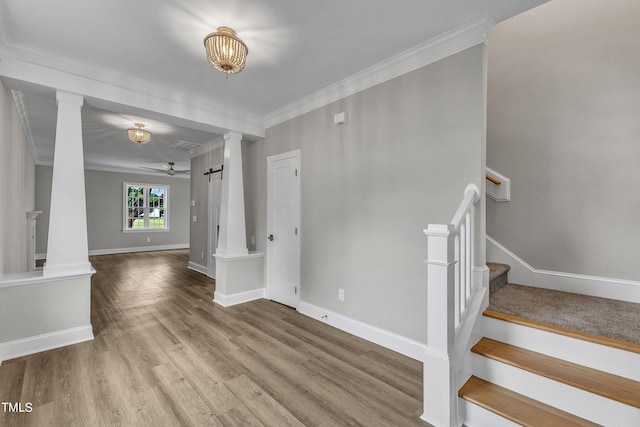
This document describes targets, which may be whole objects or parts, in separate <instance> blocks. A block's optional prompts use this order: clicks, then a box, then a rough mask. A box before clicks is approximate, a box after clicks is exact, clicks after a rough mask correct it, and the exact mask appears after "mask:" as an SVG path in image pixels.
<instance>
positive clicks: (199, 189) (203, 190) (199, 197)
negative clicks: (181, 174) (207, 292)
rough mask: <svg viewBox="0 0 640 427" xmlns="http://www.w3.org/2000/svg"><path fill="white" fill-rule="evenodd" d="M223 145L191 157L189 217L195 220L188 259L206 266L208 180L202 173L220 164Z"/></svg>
mask: <svg viewBox="0 0 640 427" xmlns="http://www.w3.org/2000/svg"><path fill="white" fill-rule="evenodd" d="M223 160H224V147H222V148H217V149H215V150H212V151H208V152H206V153H204V154H201V155H199V156H197V157H194V158H193V159H191V189H190V191H191V200H192V201H194V202H195V206H191V208H190V212H191V217H193V216H194V215H195V216H196V222H190V229H189V234H190V242H191V244H190V248H191V250H190V254H189V261H191V262H192V263H195V264H199V265H201V266H203V267H206V266H207V256H208V247H207V245H208V242H209V240H208V237H207V236H208V235H209V210H208V203H209V194H208V192H209V180H208V178H207V177H206V176H204V175H203V173H204V172H206V171H208V170H209V168H212V167H215V166H218V165H221V164H222V161H223Z"/></svg>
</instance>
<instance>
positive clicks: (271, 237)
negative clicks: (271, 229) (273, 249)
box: [267, 234, 273, 242]
mask: <svg viewBox="0 0 640 427" xmlns="http://www.w3.org/2000/svg"><path fill="white" fill-rule="evenodd" d="M267 239H269V240H271V241H272V242H273V234H269V237H267Z"/></svg>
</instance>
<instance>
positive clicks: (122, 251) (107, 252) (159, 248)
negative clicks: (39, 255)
mask: <svg viewBox="0 0 640 427" xmlns="http://www.w3.org/2000/svg"><path fill="white" fill-rule="evenodd" d="M172 249H189V244H188V243H177V244H174V245H158V246H137V247H131V248H112V249H92V250H90V251H89V256H93V255H111V254H126V253H129V252H153V251H168V250H172ZM45 255H46V254H45Z"/></svg>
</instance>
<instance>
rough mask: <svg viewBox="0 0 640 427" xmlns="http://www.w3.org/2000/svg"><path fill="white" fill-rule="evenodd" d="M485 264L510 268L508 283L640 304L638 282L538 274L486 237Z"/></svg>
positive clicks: (535, 270) (543, 271)
mask: <svg viewBox="0 0 640 427" xmlns="http://www.w3.org/2000/svg"><path fill="white" fill-rule="evenodd" d="M487 260H488V261H491V262H499V263H503V264H508V265H510V266H511V270H509V282H511V283H517V284H520V285H527V286H535V287H538V288H544V289H553V290H557V291H564V292H574V293H578V294H583V295H591V296H594V297H601V298H610V299H616V300H620V301H629V302H635V303H640V282H635V281H632V280H621V279H611V278H607V277H596V276H587V275H581V274H573V273H562V272H558V271H548V270H538V269H536V268H533V267H532V266H530V265H529V264H527V263H526V262H525V261H523V260H522V259H521V258H519V257H518V256H517V255H515V254H514V253H513V252H511V251H509V250H508V249H507V248H505V247H504V246H502V245H501V244H500V243H498V242H496V241H495V240H494V239H492V238H491V237H489V236H487Z"/></svg>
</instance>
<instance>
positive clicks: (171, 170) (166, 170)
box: [140, 162, 191, 176]
mask: <svg viewBox="0 0 640 427" xmlns="http://www.w3.org/2000/svg"><path fill="white" fill-rule="evenodd" d="M174 166H175V163H174V162H169V166H164V169H158V168H149V167H146V166H140V168H142V169H148V170H152V171H156V172H164V173H166V174H167V175H169V176H174V175H175V174H180V175H182V174H190V173H191V171H190V170H188V169H185V170H175V169H174V168H173V167H174Z"/></svg>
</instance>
